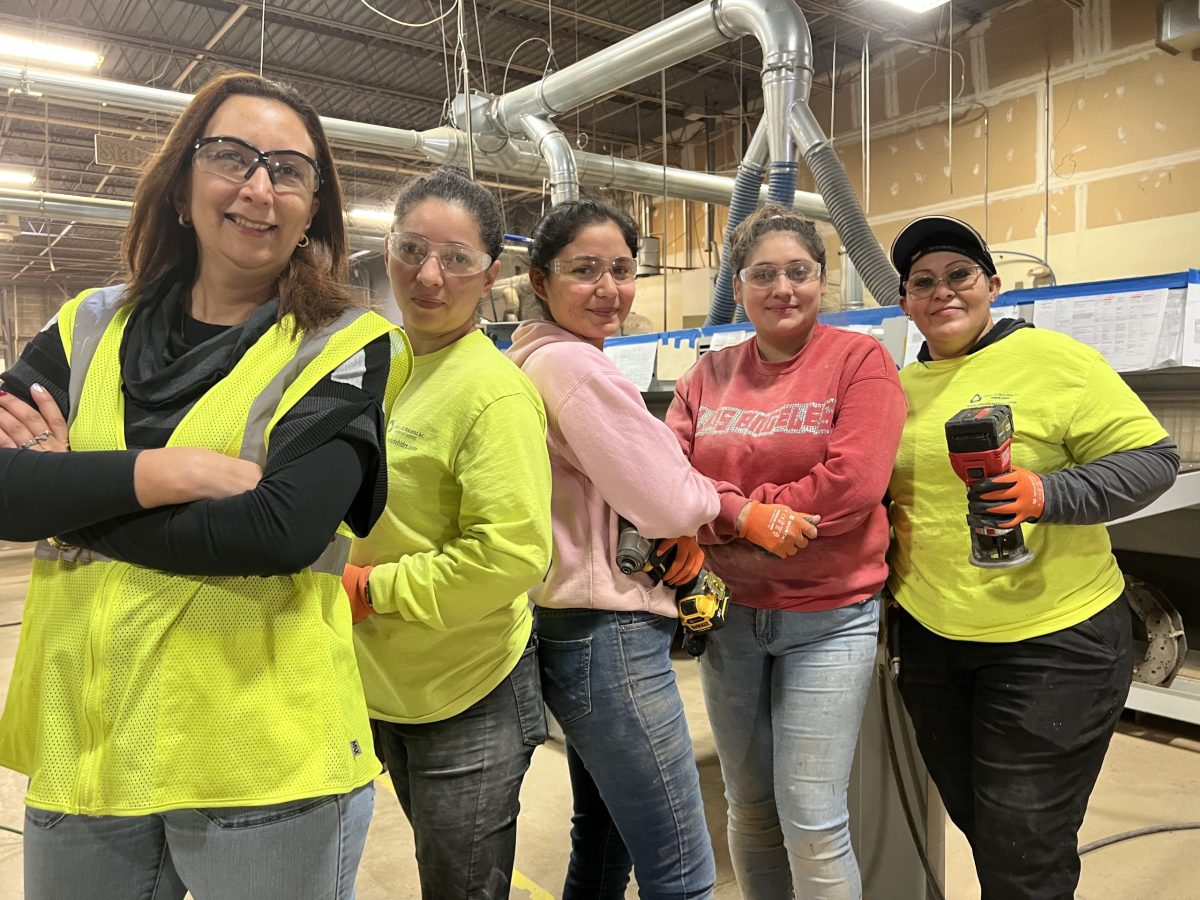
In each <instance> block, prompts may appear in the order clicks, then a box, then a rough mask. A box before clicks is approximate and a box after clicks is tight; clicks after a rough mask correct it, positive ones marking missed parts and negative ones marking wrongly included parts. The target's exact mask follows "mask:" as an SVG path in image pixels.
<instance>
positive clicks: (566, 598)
mask: <svg viewBox="0 0 1200 900" xmlns="http://www.w3.org/2000/svg"><path fill="white" fill-rule="evenodd" d="M508 355H509V357H511V358H512V360H513V362H515V363H516V364H517V365H518V366H520V367H521V369H522V370H523V371H524V372H525V374H526V375H527V376H529V379H530V380H531V381H532V382H533V384H534V387H536V388H537V390H538V393H539V394H541V395H542V402H543V403H544V404H545V406H546V420H547V438H546V440H547V444H548V445H549V449H550V472H551V476H552V478H553V484H554V487H553V493H552V496H551V501H550V509H551V515H552V517H553V529H554V552H553V556H552V559H551V563H550V571H549V572H547V574H546V577H545V579H543V581H542V583H541V584H539V585H536V586H534V587H533V588H532V589H531V590H530V592H529V594H530V596H531V597H532V598H533V600H534V602H535V603H537V604H538V605H539V606H552V607H568V608H572V609H608V610H646V611H649V612H654V613H657V614H659V615H661V616H670V617H674V616H676V615H677V613H676V610H675V591H674V589H673V588H669V587H666V586H664V585H659V586H658V587H656V588H651V587H650V582H649V580H648V579H647V578H646V576H644V575H633V576H630V575H624V574H622V573H621V571H620V570H619V569H618V568H617V564H616V560H615V556H614V554H615V551H616V547H617V516H618V514H619V515H621V516H624V517H625V518H626V519H628V520H629V521H630V522H632V523H633V524H634V525H636V526H637V529H638V531H640V532H641V533H642V535H643V536H644V537H647V538H666V537H678V536H680V535H694V534H696V532H697V531H698V530H699V528H700V526H702V525H706V524H708V523H709V522H711V521H712V520H713V519H714V518H715V517H716V515H717V513H718V511H719V510H720V500H719V499H718V497H717V492H716V489H715V488H714V487H713V485H712V483H711V482H710V481H709V480H708V479H707V478H705V477H703V476H702V475H700V474H698V473H697V472H695V471H694V470H693V469H692V467H691V465H689V463H688V461H687V458H686V457H685V456H684V455H683V451H682V450H681V449H680V447H679V442H678V440H677V439H676V438H675V435H674V434H673V433H672V432H671V430H670V429H669V428H668V427H667V426H666V424H664V423H663V422H661V421H659V420H658V419H656V418H654V416H653V415H651V414H650V411H649V410H647V409H646V404H645V402H644V401H643V400H642V395H641V394H640V393H639V392H638V389H637V388H636V387H634V386H633V384H632V383H631V382H630V381H629V379H628V378H626V377H625V376H624V375H622V374H621V372H620V370H618V369H617V367H616V366H615V365H614V364H613V363H612V361H611V360H609V358H608V357H607V356H605V355H604V353H603V351H601V350H600V349H598V348H597V347H595V346H594V345H592V344H589V343H588V342H587V341H585V340H583V339H582V338H580V337H578V336H577V335H575V334H573V333H572V332H570V331H567V330H566V329H563V328H560V327H559V326H558V325H555V324H554V323H553V322H526V323H525V324H524V325H522V326H520V327H519V328H518V329H517V330H516V332H515V333H514V334H513V345H512V348H511V349H510V350H509V351H508Z"/></svg>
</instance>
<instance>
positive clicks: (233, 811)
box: [25, 784, 375, 900]
mask: <svg viewBox="0 0 1200 900" xmlns="http://www.w3.org/2000/svg"><path fill="white" fill-rule="evenodd" d="M374 803H375V785H374V784H368V785H364V786H363V787H360V788H358V789H357V790H355V791H351V792H350V793H348V794H337V795H330V796H324V797H311V798H309V799H306V800H296V801H293V802H291V803H276V804H273V805H271V806H240V807H231V808H227V809H215V808H214V809H176V810H171V811H169V812H164V813H155V814H153V815H147V816H72V815H66V814H64V813H55V812H46V811H45V810H40V809H33V808H27V809H26V810H25V900H64V898H68V897H87V898H89V900H182V898H183V896H184V894H185V893H187V892H188V891H191V892H192V896H193V897H195V898H196V900H353V898H354V877H355V874H356V873H357V871H358V861H359V859H360V858H361V857H362V851H363V845H364V844H365V843H366V840H367V826H368V825H369V824H370V822H371V812H372V810H373V808H374Z"/></svg>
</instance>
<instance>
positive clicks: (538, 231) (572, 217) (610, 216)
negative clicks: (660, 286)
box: [529, 200, 638, 271]
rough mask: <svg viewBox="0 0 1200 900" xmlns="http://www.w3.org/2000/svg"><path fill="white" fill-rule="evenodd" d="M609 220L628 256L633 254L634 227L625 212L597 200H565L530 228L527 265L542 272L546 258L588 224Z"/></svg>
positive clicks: (636, 246)
mask: <svg viewBox="0 0 1200 900" xmlns="http://www.w3.org/2000/svg"><path fill="white" fill-rule="evenodd" d="M606 222H612V223H613V224H614V225H616V226H617V228H619V229H620V230H621V237H622V238H624V239H625V245H626V246H627V247H629V255H630V256H637V251H638V227H637V223H635V222H634V221H633V219H632V218H630V216H629V215H628V214H627V213H624V212H622V211H621V210H619V209H617V208H616V207H614V206H609V205H608V204H607V203H602V202H601V201H599V200H568V201H566V202H565V203H560V204H558V206H556V207H554V208H553V209H552V210H550V212H548V213H546V215H544V216H542V221H540V222H538V223H537V227H536V228H534V229H533V244H532V245H531V246H530V249H529V264H530V265H531V266H536V267H537V268H539V269H541V270H542V271H546V266H547V265H548V264H549V262H550V260H552V259H554V257H555V256H556V255H557V254H558V251H560V250H561V249H562V248H563V247H565V246H567V244H569V243H571V241H573V240H575V236H576V235H578V234H579V232H580V231H582V230H583V229H584V228H587V227H588V226H589V225H603V224H605V223H606Z"/></svg>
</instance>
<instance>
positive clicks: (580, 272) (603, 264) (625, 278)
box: [546, 256, 637, 284]
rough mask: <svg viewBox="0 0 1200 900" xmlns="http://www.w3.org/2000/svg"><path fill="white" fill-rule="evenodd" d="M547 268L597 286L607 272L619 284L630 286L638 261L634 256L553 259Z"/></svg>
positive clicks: (571, 278)
mask: <svg viewBox="0 0 1200 900" xmlns="http://www.w3.org/2000/svg"><path fill="white" fill-rule="evenodd" d="M546 268H547V269H549V270H550V271H551V272H557V273H558V274H559V275H562V276H563V277H564V278H569V279H570V280H571V281H578V282H580V283H582V284H596V283H597V282H598V281H599V280H600V279H601V278H603V277H604V273H605V272H607V273H608V274H609V275H611V276H612V280H613V281H615V282H616V283H617V284H628V283H629V282H631V281H633V279H634V277H635V276H636V275H637V260H636V259H634V258H633V257H632V256H618V257H617V258H616V259H604V258H603V257H599V256H572V257H570V258H569V259H552V260H550V262H549V263H548V264H547V265H546Z"/></svg>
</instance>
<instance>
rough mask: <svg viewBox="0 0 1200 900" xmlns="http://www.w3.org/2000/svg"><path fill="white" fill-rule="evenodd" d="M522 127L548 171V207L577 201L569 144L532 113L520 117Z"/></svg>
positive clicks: (550, 126)
mask: <svg viewBox="0 0 1200 900" xmlns="http://www.w3.org/2000/svg"><path fill="white" fill-rule="evenodd" d="M521 127H522V128H524V129H525V133H526V134H527V135H529V137H530V138H532V139H533V143H534V145H535V146H536V147H537V150H538V153H539V154H541V157H542V159H544V160H545V161H546V167H547V168H548V169H549V170H550V203H551V204H553V205H554V206H558V204H560V203H563V202H565V201H567V200H578V199H579V173H578V171H577V170H576V168H575V155H574V153H573V152H572V150H571V143H570V141H568V140H567V136H566V135H565V134H563V133H562V131H561V130H560V129H559V127H558V126H557V125H555V124H554V123H553V122H551V121H550V120H549V119H542V118H539V117H538V116H535V115H533V114H532V113H526V114H525V115H523V116H521Z"/></svg>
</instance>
